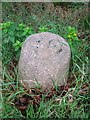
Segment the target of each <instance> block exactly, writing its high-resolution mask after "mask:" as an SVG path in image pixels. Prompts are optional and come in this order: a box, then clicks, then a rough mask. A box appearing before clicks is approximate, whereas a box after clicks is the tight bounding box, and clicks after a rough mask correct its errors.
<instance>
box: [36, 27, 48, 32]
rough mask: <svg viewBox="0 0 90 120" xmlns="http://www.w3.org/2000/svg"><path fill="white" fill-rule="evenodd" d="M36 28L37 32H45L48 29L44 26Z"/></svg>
mask: <svg viewBox="0 0 90 120" xmlns="http://www.w3.org/2000/svg"><path fill="white" fill-rule="evenodd" d="M38 29H39V32H47V31H48V28H47V27H45V26H40V27H39V28H38Z"/></svg>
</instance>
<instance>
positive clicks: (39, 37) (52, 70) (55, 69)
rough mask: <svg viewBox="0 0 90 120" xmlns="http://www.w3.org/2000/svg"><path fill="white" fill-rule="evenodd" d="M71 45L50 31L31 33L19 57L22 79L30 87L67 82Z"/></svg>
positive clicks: (44, 86) (50, 85)
mask: <svg viewBox="0 0 90 120" xmlns="http://www.w3.org/2000/svg"><path fill="white" fill-rule="evenodd" d="M70 57H71V52H70V47H69V45H68V43H67V42H66V40H65V39H63V38H62V37H60V36H59V35H56V34H54V33H50V32H42V33H36V34H32V35H30V36H29V37H28V38H27V39H26V40H25V41H24V43H23V45H22V50H21V54H20V59H19V74H20V80H22V81H23V83H25V84H27V86H28V88H31V87H34V86H35V85H36V84H37V83H39V84H40V85H41V86H42V88H46V87H52V86H53V82H55V83H56V84H65V83H66V80H67V73H68V72H67V71H68V69H69V63H70Z"/></svg>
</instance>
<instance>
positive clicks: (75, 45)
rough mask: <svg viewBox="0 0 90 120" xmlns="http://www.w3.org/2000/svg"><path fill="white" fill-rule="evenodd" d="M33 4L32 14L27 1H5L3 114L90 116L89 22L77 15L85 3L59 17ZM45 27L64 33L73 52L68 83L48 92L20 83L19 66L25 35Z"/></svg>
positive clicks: (22, 116) (37, 116)
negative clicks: (38, 13)
mask: <svg viewBox="0 0 90 120" xmlns="http://www.w3.org/2000/svg"><path fill="white" fill-rule="evenodd" d="M31 7H32V6H31ZM33 8H35V9H32V14H31V12H29V10H30V9H29V10H28V8H26V4H24V3H19V4H17V3H15V4H13V3H3V24H1V27H2V63H3V71H2V73H3V81H2V96H1V101H2V116H1V117H2V118H26V119H29V118H89V117H90V94H89V93H90V80H89V68H88V66H89V56H88V51H89V42H88V40H89V38H90V36H89V27H90V25H89V23H88V19H87V16H84V17H83V19H82V17H77V19H74V18H75V16H76V13H77V12H78V11H81V10H82V9H83V6H82V5H81V6H80V7H79V6H78V9H77V6H75V7H73V8H72V9H71V12H70V13H69V14H68V15H67V16H66V18H64V19H62V18H59V16H58V14H57V13H55V11H54V12H53V14H52V13H44V11H43V9H42V7H41V6H40V8H39V9H38V7H37V5H36V4H35V3H34V4H33ZM37 9H38V10H39V12H40V13H42V12H43V13H44V15H43V17H42V19H39V17H37V15H36V14H35V12H36V11H37ZM63 9H64V8H63ZM64 12H65V10H64ZM49 14H51V16H50V15H49ZM80 14H81V13H80ZM6 15H7V17H6ZM62 15H63V13H62ZM38 16H40V15H38ZM73 21H74V23H73ZM43 31H49V32H53V33H56V34H59V35H60V36H62V37H64V38H65V39H66V40H67V42H68V43H69V45H70V47H71V52H72V56H71V64H70V74H69V78H68V82H67V85H65V86H57V88H53V89H52V90H50V91H48V92H42V90H41V89H39V88H35V89H31V90H27V89H26V86H22V85H21V84H20V83H19V80H18V70H17V66H18V59H19V55H20V50H21V46H22V44H23V41H24V40H25V38H26V37H27V36H28V35H30V34H33V33H38V32H43ZM71 32H72V33H71Z"/></svg>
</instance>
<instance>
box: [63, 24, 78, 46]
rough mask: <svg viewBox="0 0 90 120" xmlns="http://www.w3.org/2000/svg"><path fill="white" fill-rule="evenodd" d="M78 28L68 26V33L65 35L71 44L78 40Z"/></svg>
mask: <svg viewBox="0 0 90 120" xmlns="http://www.w3.org/2000/svg"><path fill="white" fill-rule="evenodd" d="M77 33H78V32H77V29H76V28H75V27H71V26H69V27H68V28H67V34H66V35H65V38H66V39H67V40H68V42H69V43H70V44H71V43H72V42H75V41H78V40H79V39H78V36H77Z"/></svg>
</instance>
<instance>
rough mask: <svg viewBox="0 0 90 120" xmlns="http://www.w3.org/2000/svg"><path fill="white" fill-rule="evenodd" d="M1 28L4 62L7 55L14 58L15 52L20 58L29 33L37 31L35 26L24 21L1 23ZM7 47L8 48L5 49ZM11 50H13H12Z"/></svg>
mask: <svg viewBox="0 0 90 120" xmlns="http://www.w3.org/2000/svg"><path fill="white" fill-rule="evenodd" d="M0 28H1V29H2V39H3V40H2V48H3V49H2V52H3V61H4V63H5V61H6V60H7V57H8V58H11V59H12V58H13V55H14V54H15V56H16V58H17V60H18V58H19V55H20V49H21V47H22V44H23V42H24V41H25V39H26V38H27V37H28V36H29V35H31V34H33V33H35V32H34V30H33V28H32V27H31V26H27V25H25V24H23V23H19V24H16V23H15V22H11V21H9V22H4V23H1V25H0ZM8 45H9V47H8ZM6 48H8V49H7V50H5V49H6ZM11 50H12V52H10V51H11ZM8 53H10V54H8ZM12 53H13V54H12ZM9 60H10V59H9ZM8 62H9V61H8Z"/></svg>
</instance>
